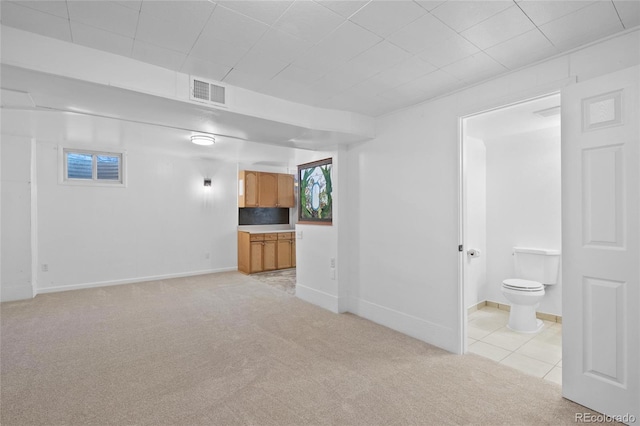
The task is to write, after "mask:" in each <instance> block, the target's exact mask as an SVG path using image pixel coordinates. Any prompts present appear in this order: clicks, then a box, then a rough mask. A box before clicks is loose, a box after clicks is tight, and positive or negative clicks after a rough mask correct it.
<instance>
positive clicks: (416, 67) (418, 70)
mask: <svg viewBox="0 0 640 426" xmlns="http://www.w3.org/2000/svg"><path fill="white" fill-rule="evenodd" d="M435 70H436V67H434V66H433V65H431V64H429V63H427V62H425V61H423V60H422V59H420V58H419V57H417V56H412V57H410V58H409V59H407V60H406V61H403V62H401V63H399V64H398V65H396V66H394V67H392V68H389V69H388V70H385V71H382V72H381V73H379V74H377V75H375V76H373V77H371V79H372V80H373V81H375V82H378V83H379V84H381V85H384V86H390V87H396V86H399V85H401V84H404V83H407V82H409V81H411V80H415V79H416V78H418V77H422V76H423V75H426V74H429V73H432V72H433V71H435Z"/></svg>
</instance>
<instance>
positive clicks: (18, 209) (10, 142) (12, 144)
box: [0, 135, 33, 302]
mask: <svg viewBox="0 0 640 426" xmlns="http://www.w3.org/2000/svg"><path fill="white" fill-rule="evenodd" d="M0 159H1V162H2V165H1V174H2V188H1V191H2V195H1V200H2V201H1V205H2V213H1V215H0V217H1V230H0V231H1V232H0V237H1V238H0V244H1V257H2V260H1V264H2V270H1V276H0V282H1V285H0V300H2V301H3V302H4V301H8V300H19V299H26V298H30V297H32V296H33V291H32V286H31V282H32V272H31V259H32V256H31V237H32V235H31V140H30V139H28V138H19V137H16V136H10V135H2V140H1V143H0Z"/></svg>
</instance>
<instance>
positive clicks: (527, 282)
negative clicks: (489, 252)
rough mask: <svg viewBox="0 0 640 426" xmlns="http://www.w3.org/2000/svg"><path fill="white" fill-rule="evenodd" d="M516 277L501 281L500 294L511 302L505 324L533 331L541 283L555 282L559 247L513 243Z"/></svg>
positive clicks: (539, 324)
mask: <svg viewBox="0 0 640 426" xmlns="http://www.w3.org/2000/svg"><path fill="white" fill-rule="evenodd" d="M513 258H514V262H515V272H516V276H517V278H509V279H506V280H504V281H503V282H502V294H504V297H506V298H507V300H508V301H509V302H510V304H511V311H510V313H509V324H508V327H509V328H510V329H511V330H513V331H519V332H521V333H537V332H538V331H540V329H541V328H542V321H540V320H539V319H537V318H536V308H537V307H538V304H539V303H540V301H541V300H542V298H543V297H544V287H545V285H553V284H556V283H557V282H558V271H559V267H560V251H559V250H546V249H534V248H525V247H514V248H513Z"/></svg>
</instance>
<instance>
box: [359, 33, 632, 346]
mask: <svg viewBox="0 0 640 426" xmlns="http://www.w3.org/2000/svg"><path fill="white" fill-rule="evenodd" d="M639 47H640V40H639V37H638V31H637V30H636V31H633V32H630V33H627V34H623V35H621V36H619V37H615V38H611V39H608V40H605V41H603V42H601V43H597V44H594V45H591V46H589V47H586V48H584V49H582V50H578V51H575V52H573V53H570V54H567V55H563V56H560V57H558V58H555V59H552V60H549V61H547V62H543V63H540V64H538V65H534V66H531V67H528V68H524V69H522V70H520V71H517V72H513V73H510V74H508V75H506V76H503V77H500V78H497V79H495V80H491V81H489V82H487V83H484V84H480V85H477V86H475V87H472V88H469V89H467V90H464V91H461V92H459V93H456V94H452V95H450V96H447V97H444V98H441V99H437V100H434V101H432V102H428V103H424V104H421V105H417V106H415V107H412V108H408V109H405V110H401V111H397V112H395V113H392V114H389V115H387V116H384V117H381V118H380V119H379V120H378V121H377V134H378V135H377V137H376V138H375V139H374V140H372V141H371V142H368V143H366V144H362V145H358V146H354V147H353V148H352V149H350V150H349V171H348V172H349V194H350V197H349V202H348V209H347V211H348V212H349V224H350V226H349V256H350V259H351V262H350V263H351V267H350V271H349V286H350V288H349V292H350V293H349V295H350V300H349V302H350V303H349V310H350V311H351V312H354V313H356V314H358V315H361V316H363V317H365V318H368V319H371V320H373V321H375V322H378V323H381V324H383V325H386V326H388V327H391V328H394V329H396V330H399V331H402V332H404V333H407V334H409V335H412V336H415V337H417V338H420V339H422V340H425V341H427V342H429V343H432V344H435V345H437V346H440V347H442V348H445V349H448V350H450V351H453V352H461V351H462V350H463V336H462V335H461V333H460V331H461V330H462V325H461V321H462V318H463V315H462V312H461V311H462V309H463V303H461V302H464V301H460V300H459V294H460V288H459V286H460V283H459V280H458V278H459V273H458V271H459V265H460V263H459V256H461V255H459V254H458V251H457V246H458V244H460V242H461V241H460V239H459V235H458V223H459V210H458V188H459V183H458V179H459V177H458V169H459V153H458V144H459V142H458V137H459V131H458V129H459V117H462V116H466V115H470V114H473V113H477V112H480V111H486V110H488V109H490V108H495V107H499V106H503V105H506V104H509V103H513V102H516V101H521V100H524V99H529V98H532V97H535V96H540V95H543V94H548V93H551V92H553V91H556V90H559V89H561V88H562V87H563V86H565V85H568V84H571V83H572V82H575V81H576V80H577V81H583V80H586V79H589V78H593V77H595V76H598V75H603V74H607V73H610V72H613V71H615V70H619V69H622V68H626V67H629V66H632V65H635V64H637V63H639V62H640V60H639V56H640V49H639ZM488 235H490V234H488ZM545 309H546V308H545Z"/></svg>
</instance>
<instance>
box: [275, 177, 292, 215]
mask: <svg viewBox="0 0 640 426" xmlns="http://www.w3.org/2000/svg"><path fill="white" fill-rule="evenodd" d="M294 206H295V197H294V195H293V175H285V174H281V173H279V174H278V207H294Z"/></svg>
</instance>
